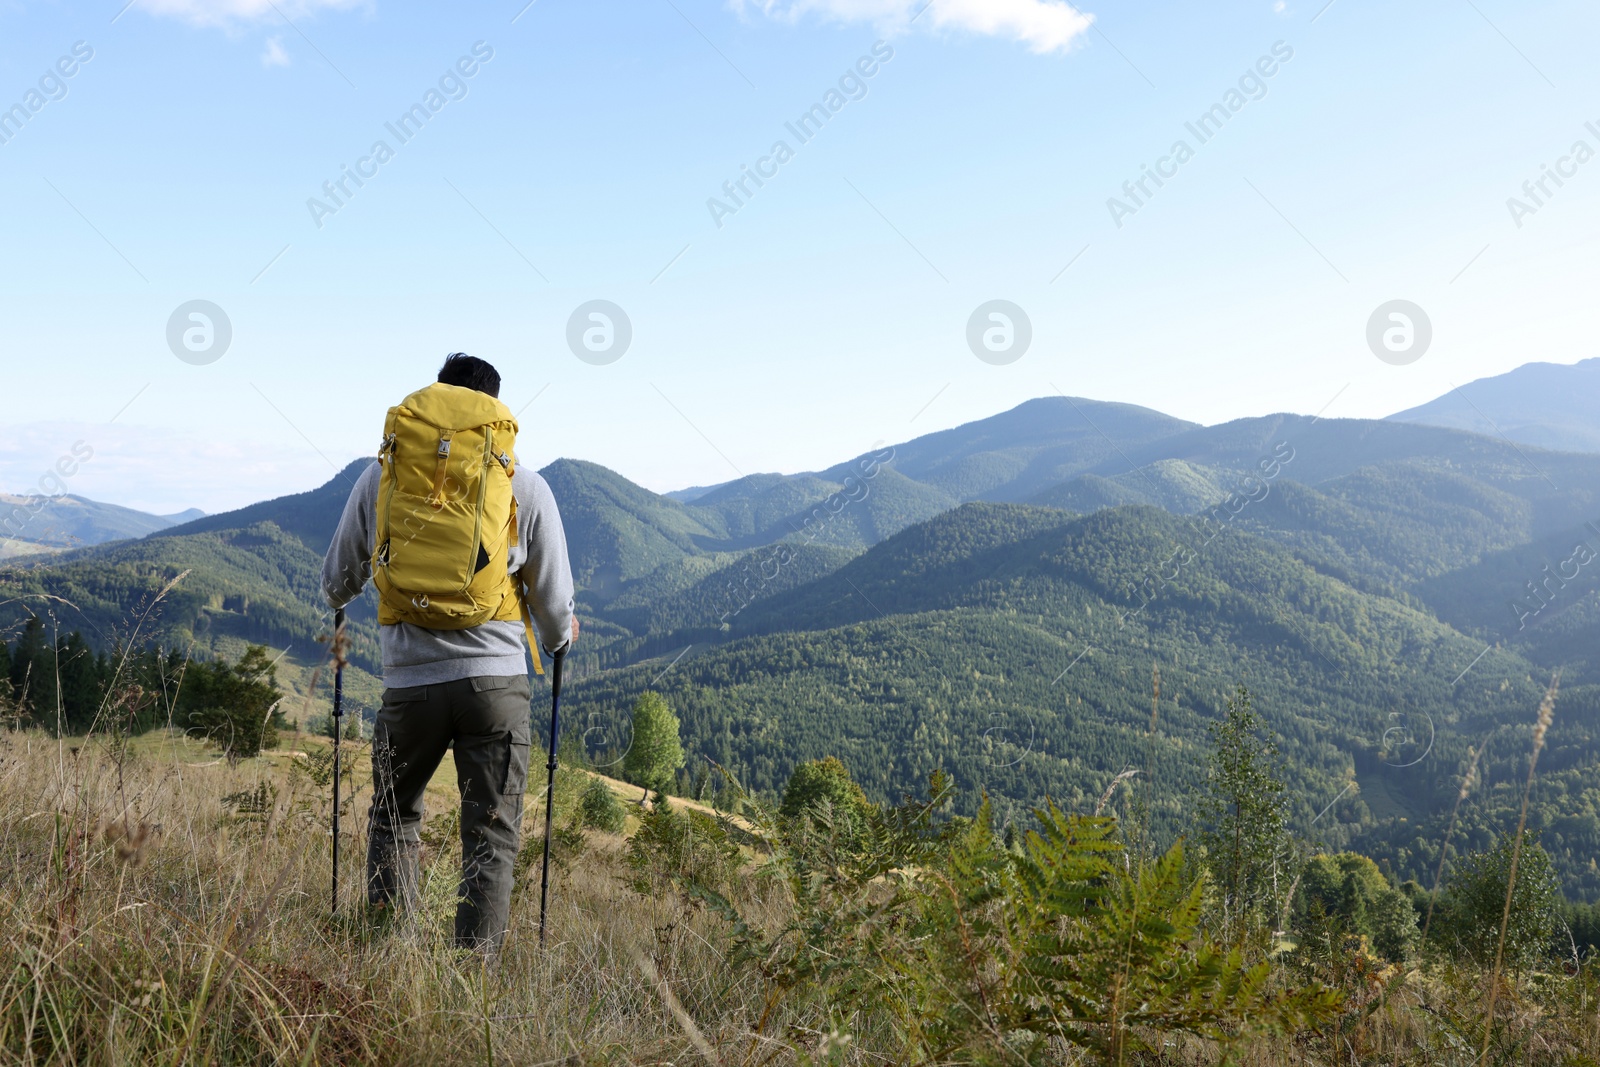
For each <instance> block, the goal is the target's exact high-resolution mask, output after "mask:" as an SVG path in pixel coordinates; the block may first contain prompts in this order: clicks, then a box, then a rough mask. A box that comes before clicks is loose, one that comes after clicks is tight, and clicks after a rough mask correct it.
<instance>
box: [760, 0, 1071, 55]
mask: <svg viewBox="0 0 1600 1067" xmlns="http://www.w3.org/2000/svg"><path fill="white" fill-rule="evenodd" d="M729 2H730V3H731V4H732V6H733V7H734V9H735V10H738V11H744V10H746V9H748V8H755V9H757V10H759V11H761V12H763V13H765V14H767V15H769V16H771V17H773V18H784V19H790V20H793V19H798V18H800V17H801V16H802V15H806V14H811V13H815V14H818V15H821V16H822V17H824V18H831V19H836V20H838V21H840V22H871V23H873V24H875V25H877V26H880V27H882V28H884V29H885V30H890V31H896V30H901V31H903V30H905V29H906V28H907V27H908V26H910V25H911V22H912V20H913V19H916V23H917V25H918V26H924V25H931V26H935V27H940V28H946V29H956V30H965V31H968V32H970V33H981V34H985V35H988V36H992V37H1010V38H1011V39H1013V40H1017V41H1022V42H1024V43H1025V44H1027V45H1028V47H1029V48H1030V49H1031V50H1033V51H1035V52H1058V51H1065V50H1066V49H1067V48H1068V47H1069V46H1071V44H1072V42H1073V41H1075V40H1076V39H1077V38H1078V37H1080V36H1082V35H1083V34H1085V33H1087V32H1088V30H1089V26H1090V24H1091V23H1092V22H1093V21H1094V16H1093V15H1086V14H1084V13H1083V12H1081V11H1079V10H1078V9H1077V8H1075V7H1073V6H1072V5H1071V4H1068V3H1065V2H1064V0H932V3H928V0H729ZM925 4H926V5H927V6H926V7H924V5H925ZM919 11H920V12H922V14H921V15H918V14H917V13H918V12H919Z"/></svg>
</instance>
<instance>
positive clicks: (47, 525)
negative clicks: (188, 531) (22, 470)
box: [0, 493, 205, 548]
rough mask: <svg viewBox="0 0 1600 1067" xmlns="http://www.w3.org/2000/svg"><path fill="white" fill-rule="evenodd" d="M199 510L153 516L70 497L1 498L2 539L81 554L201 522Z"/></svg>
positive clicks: (3, 496)
mask: <svg viewBox="0 0 1600 1067" xmlns="http://www.w3.org/2000/svg"><path fill="white" fill-rule="evenodd" d="M204 514H205V512H203V511H200V510H199V509H198V508H191V509H190V510H188V511H185V512H182V513H180V514H177V515H152V514H150V513H148V512H144V511H137V510H135V509H133V508H125V507H121V506H119V505H117V504H104V503H101V502H99V501H97V500H90V499H88V498H87V497H81V496H77V495H75V494H71V493H66V494H62V495H60V496H38V495H14V494H11V493H0V520H6V519H7V518H8V517H9V520H10V521H5V523H4V528H3V529H0V536H6V537H7V538H8V539H14V540H17V541H20V542H26V543H32V544H35V545H39V546H44V547H47V548H78V547H83V546H86V545H99V544H104V543H106V542H107V541H122V540H126V539H128V538H130V537H144V536H146V535H148V534H152V533H155V532H156V531H158V530H163V529H166V528H168V527H170V526H174V525H176V524H178V523H182V522H188V521H191V520H193V519H196V518H198V517H200V516H202V515H204Z"/></svg>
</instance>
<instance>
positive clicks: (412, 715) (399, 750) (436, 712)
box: [367, 675, 532, 952]
mask: <svg viewBox="0 0 1600 1067" xmlns="http://www.w3.org/2000/svg"><path fill="white" fill-rule="evenodd" d="M530 699H531V692H530V689H529V686H528V679H527V676H525V675H511V676H509V677H494V678H465V679H462V680H461V681H457V682H445V683H441V684H438V685H426V686H416V687H414V688H410V689H385V690H384V692H383V709H382V710H381V711H380V712H379V713H378V718H377V722H376V723H375V725H374V727H373V736H372V785H373V801H372V815H371V822H370V824H369V832H368V844H367V899H368V901H369V902H370V903H372V904H387V903H390V902H391V901H395V900H396V898H398V899H399V901H400V902H401V903H402V904H404V905H410V904H412V903H414V902H415V900H416V894H417V885H418V870H417V865H418V854H419V852H420V850H421V840H420V839H421V826H422V814H423V812H422V802H423V792H424V790H426V789H427V787H428V781H429V779H431V778H432V777H433V772H434V771H436V770H437V769H438V767H439V761H440V760H442V759H443V758H444V754H445V751H446V750H447V749H448V748H450V746H451V744H452V743H453V744H454V745H455V759H456V775H457V778H458V779H459V788H460V791H461V889H460V892H459V896H460V903H459V904H457V906H456V932H455V943H456V945H457V947H460V948H475V949H481V950H486V951H491V952H492V951H495V950H497V949H498V948H499V947H500V943H501V941H502V940H503V939H504V938H505V934H506V929H507V927H509V926H510V923H511V883H512V869H513V865H514V863H515V861H516V857H517V845H518V838H519V832H520V830H521V826H522V795H523V792H524V790H525V789H526V787H527V782H528V746H529V742H530V739H531V733H532V729H531V725H530V722H529V710H528V704H529V701H530Z"/></svg>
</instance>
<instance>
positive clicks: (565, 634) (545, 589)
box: [322, 461, 572, 689]
mask: <svg viewBox="0 0 1600 1067" xmlns="http://www.w3.org/2000/svg"><path fill="white" fill-rule="evenodd" d="M378 475H379V465H378V463H377V462H376V461H374V462H373V464H372V465H371V466H369V467H368V468H367V469H366V470H365V471H363V472H362V474H361V477H360V478H359V479H357V480H356V486H355V488H354V489H352V490H351V491H350V499H349V501H348V502H346V504H345V506H344V515H343V517H341V518H340V519H339V529H338V532H336V533H335V534H334V535H333V543H332V544H331V545H329V546H328V555H327V558H326V559H324V560H323V562H322V590H323V592H324V593H325V594H326V595H327V598H328V603H329V604H330V605H332V606H333V607H334V608H342V607H344V606H345V605H346V604H348V603H350V601H352V600H354V599H355V598H356V597H358V596H360V595H361V591H362V590H363V589H365V588H366V585H367V582H368V581H369V580H370V579H371V578H372V549H373V532H374V530H375V529H376V527H377V520H376V518H375V516H376V515H377V511H378ZM511 492H512V494H513V495H514V496H515V497H516V498H517V537H516V540H514V541H513V542H512V543H511V550H510V552H509V553H508V555H509V557H510V558H509V559H508V560H507V561H506V569H507V572H508V573H510V574H513V575H517V574H520V575H521V576H522V578H523V580H524V581H526V582H527V584H528V586H529V587H530V588H531V590H532V592H533V601H532V603H531V604H530V605H529V606H530V607H531V608H532V609H533V618H534V621H535V622H536V623H537V624H538V626H539V642H540V644H542V645H543V646H544V647H545V649H546V651H553V650H556V649H560V648H561V647H562V646H564V645H565V644H566V643H567V641H568V640H569V639H570V638H571V635H572V566H571V564H570V563H569V562H568V560H567V535H566V531H565V530H563V529H562V527H561V513H560V512H559V511H557V510H556V499H555V497H554V496H552V495H551V493H550V486H549V485H547V484H546V483H545V480H544V479H543V478H541V477H540V476H539V474H538V472H536V471H534V470H531V469H529V468H527V467H518V468H517V470H516V474H515V475H513V477H512V479H511ZM381 629H382V634H381V635H380V636H381V645H382V648H383V684H384V685H385V686H387V687H388V688H390V689H407V688H410V687H412V686H419V685H437V684H439V683H442V682H454V681H459V680H460V679H462V678H481V677H493V676H497V675H498V676H505V675H511V674H522V673H523V672H524V671H526V670H527V662H526V659H525V657H524V654H523V628H522V623H521V622H486V623H484V624H483V625H481V626H474V627H472V628H471V629H469V630H428V629H424V628H423V627H421V626H413V625H411V624H410V623H405V622H402V623H399V624H397V625H394V626H384V627H382V628H381Z"/></svg>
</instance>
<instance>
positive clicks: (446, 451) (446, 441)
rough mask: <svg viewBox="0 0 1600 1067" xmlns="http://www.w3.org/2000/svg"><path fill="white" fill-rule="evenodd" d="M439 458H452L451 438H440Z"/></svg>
mask: <svg viewBox="0 0 1600 1067" xmlns="http://www.w3.org/2000/svg"><path fill="white" fill-rule="evenodd" d="M439 458H440V459H449V458H450V438H448V437H441V438H439Z"/></svg>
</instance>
